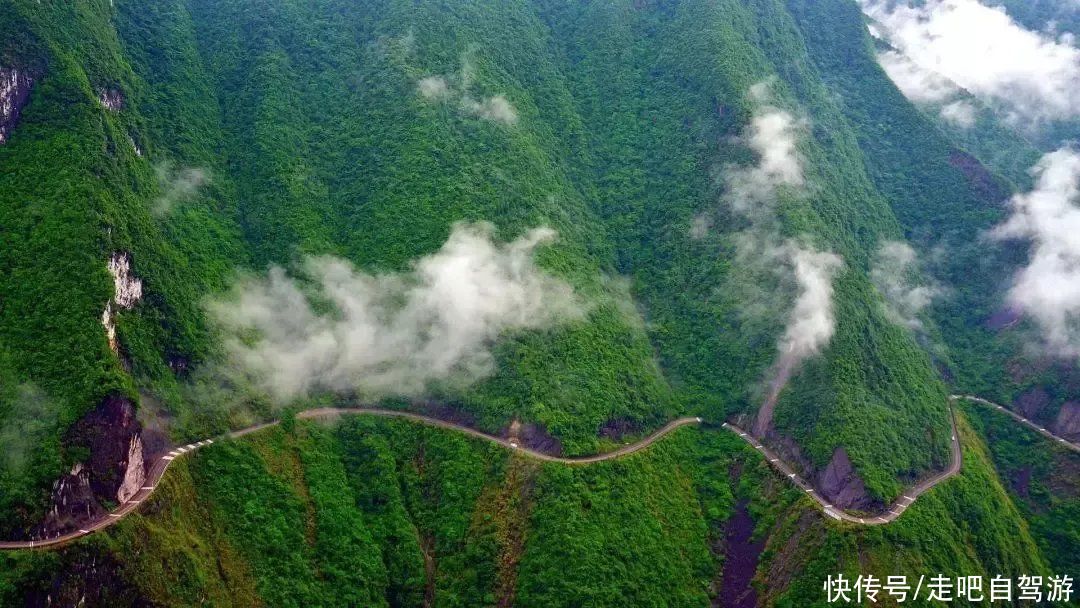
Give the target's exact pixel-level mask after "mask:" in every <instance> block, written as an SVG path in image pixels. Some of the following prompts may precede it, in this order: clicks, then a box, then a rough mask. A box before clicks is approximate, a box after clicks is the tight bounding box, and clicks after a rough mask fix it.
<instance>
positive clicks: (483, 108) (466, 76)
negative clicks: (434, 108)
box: [416, 60, 518, 127]
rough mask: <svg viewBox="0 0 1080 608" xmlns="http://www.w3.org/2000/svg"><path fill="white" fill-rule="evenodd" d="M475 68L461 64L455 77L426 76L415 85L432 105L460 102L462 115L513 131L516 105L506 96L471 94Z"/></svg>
mask: <svg viewBox="0 0 1080 608" xmlns="http://www.w3.org/2000/svg"><path fill="white" fill-rule="evenodd" d="M474 71H475V70H474V68H473V67H472V64H471V63H470V62H469V61H467V60H466V61H464V62H462V66H461V72H460V73H458V74H457V75H456V76H449V77H448V76H441V75H434V76H425V77H424V78H421V79H420V80H419V81H417V83H416V90H417V91H418V92H419V93H420V96H421V97H423V98H424V99H426V100H428V101H430V102H433V103H435V102H453V101H455V100H456V101H457V102H458V105H459V106H460V108H461V111H462V112H464V113H465V114H468V115H470V116H476V117H478V118H482V119H484V120H488V121H491V122H495V123H499V124H502V125H505V126H508V127H512V126H514V125H516V124H517V122H518V113H517V110H516V109H515V108H514V105H513V104H512V103H510V100H508V99H507V98H506V97H505V96H504V95H494V96H492V97H481V98H479V99H478V98H476V97H474V96H473V94H472V92H471V90H470V89H471V88H472V82H473V80H474V78H475V77H474Z"/></svg>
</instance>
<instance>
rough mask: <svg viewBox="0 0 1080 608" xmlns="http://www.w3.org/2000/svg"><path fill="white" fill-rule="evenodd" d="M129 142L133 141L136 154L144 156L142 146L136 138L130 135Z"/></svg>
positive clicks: (132, 144) (132, 146) (132, 145)
mask: <svg viewBox="0 0 1080 608" xmlns="http://www.w3.org/2000/svg"><path fill="white" fill-rule="evenodd" d="M128 142H130V143H131V149H132V150H135V156H138V157H139V158H142V155H143V151H142V148H140V147H139V144H137V143H135V138H134V137H132V136H130V135H128Z"/></svg>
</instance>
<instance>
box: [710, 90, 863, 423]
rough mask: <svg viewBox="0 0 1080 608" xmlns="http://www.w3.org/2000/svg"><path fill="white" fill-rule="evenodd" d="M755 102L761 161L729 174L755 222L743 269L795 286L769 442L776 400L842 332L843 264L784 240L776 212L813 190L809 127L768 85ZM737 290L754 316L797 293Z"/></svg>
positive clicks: (774, 381) (772, 397)
mask: <svg viewBox="0 0 1080 608" xmlns="http://www.w3.org/2000/svg"><path fill="white" fill-rule="evenodd" d="M749 97H750V99H751V100H752V101H754V102H755V104H756V107H755V110H754V115H753V117H752V119H751V121H750V124H749V125H748V126H747V128H746V130H745V132H744V133H743V136H742V141H743V142H744V143H745V144H746V146H747V147H749V148H750V149H751V150H752V151H753V152H754V153H755V154H756V156H757V162H756V163H754V164H752V165H748V166H728V167H726V168H725V169H724V171H723V176H724V182H725V185H726V191H725V194H724V201H725V202H726V203H727V204H728V206H730V208H731V209H732V210H733V211H734V212H736V213H737V214H739V215H740V216H742V217H743V218H745V219H746V220H748V221H749V226H748V227H747V228H746V229H745V230H743V231H742V232H740V233H738V234H735V235H734V237H733V238H734V241H735V246H736V254H737V258H736V262H737V263H738V265H739V269H738V272H739V273H740V274H742V275H743V276H748V277H754V276H755V275H756V276H758V277H762V276H767V275H768V274H772V275H774V276H778V277H779V278H780V280H781V283H784V284H791V283H793V284H794V289H793V292H794V293H793V297H794V301H793V303H792V306H791V309H790V310H789V311H788V315H787V322H786V326H785V328H784V333H783V335H782V336H781V337H780V339H779V340H778V342H777V351H778V355H779V356H778V359H777V362H776V364H775V365H774V366H773V368H772V369H771V370H770V371H769V378H768V388H767V393H766V395H765V399H764V401H763V402H762V405H761V407H760V408H759V409H758V415H757V419H756V421H755V423H754V434H755V435H757V436H759V437H762V436H764V435H765V433H766V432H767V431H768V429H769V428H770V426H771V424H772V414H773V410H774V408H775V406H776V400H777V398H778V396H779V394H780V392H781V391H782V390H783V388H784V386H785V385H786V384H787V381H788V379H789V378H790V377H791V375H792V374H793V373H794V372H795V370H796V369H798V367H799V366H800V364H801V363H802V362H803V361H805V360H806V359H807V358H808V357H811V356H813V355H815V354H817V353H819V352H820V351H821V349H822V348H824V347H825V345H827V344H828V343H829V341H830V340H831V339H832V336H833V333H834V331H835V328H836V319H835V315H834V308H833V297H832V296H833V285H832V282H833V278H834V276H835V275H836V273H837V272H839V271H840V269H841V268H842V267H843V260H842V259H841V258H840V256H838V255H836V254H834V253H831V252H827V251H824V252H823V251H818V250H817V249H815V248H813V247H809V246H804V245H802V244H800V243H799V240H795V239H787V240H783V239H782V238H781V236H780V222H779V219H778V218H777V213H776V212H777V202H778V199H779V197H780V195H781V194H783V193H788V194H790V195H792V196H796V197H802V196H805V194H806V190H807V188H806V185H807V184H806V175H805V173H804V171H803V159H802V155H801V154H800V153H799V149H798V145H799V139H800V138H801V137H802V136H803V135H804V133H805V132H806V123H805V121H803V120H801V119H798V118H796V117H795V116H794V115H793V114H792V113H790V112H788V111H786V110H783V109H781V108H778V107H776V106H774V105H772V104H771V103H770V99H771V92H770V83H769V82H768V81H766V82H761V83H758V84H756V85H754V86H753V87H751V88H750V91H749ZM709 228H710V221H709V218H708V217H706V216H699V217H697V218H695V219H694V222H693V225H692V226H691V236H692V237H694V238H700V237H701V236H703V235H704V234H705V233H706V231H707V230H708V229H709ZM761 283H765V284H767V283H769V281H767V280H766V281H762V282H761ZM733 286H734V288H735V289H738V290H741V291H743V292H744V293H743V294H742V295H743V296H744V297H743V298H742V299H743V300H744V302H743V314H744V315H746V316H747V318H750V319H753V318H755V317H757V316H758V315H761V314H765V315H768V316H771V315H773V314H775V312H776V301H777V298H781V299H782V298H784V297H789V296H792V294H791V293H782V292H781V291H779V290H777V291H775V292H773V293H767V292H768V291H769V290H770V288H769V287H762V286H761V285H759V284H757V282H754V281H749V282H744V281H735V282H733ZM747 296H748V297H747Z"/></svg>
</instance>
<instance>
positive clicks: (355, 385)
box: [209, 224, 583, 400]
mask: <svg viewBox="0 0 1080 608" xmlns="http://www.w3.org/2000/svg"><path fill="white" fill-rule="evenodd" d="M492 232H493V227H492V226H491V225H489V224H475V225H470V224H458V225H456V226H455V227H454V229H453V232H452V233H451V235H450V238H449V239H448V240H447V242H446V243H445V244H444V245H443V246H442V248H441V249H440V250H439V251H437V252H435V253H433V254H431V255H428V256H426V257H424V258H421V259H420V260H418V261H417V262H416V263H415V264H414V265H413V268H412V269H411V271H409V272H405V273H392V274H380V275H372V274H367V273H365V272H362V271H360V270H357V269H355V268H354V267H353V266H352V265H350V264H349V263H348V262H346V261H344V260H341V259H337V258H331V257H318V258H309V259H308V260H307V262H306V265H305V268H304V274H305V275H306V278H307V279H309V281H310V282H309V283H301V282H299V281H297V280H296V279H293V278H290V277H289V276H288V275H287V274H286V272H285V271H284V270H283V269H281V268H278V267H274V268H271V270H270V273H269V276H268V277H267V278H265V279H249V280H246V281H244V282H242V283H241V284H240V285H239V286H238V287H237V288H236V289H235V291H234V293H233V294H232V296H231V297H230V298H227V299H224V300H219V301H216V302H213V303H211V305H210V307H209V308H210V311H211V313H212V314H213V316H214V318H216V319H217V320H218V321H219V323H220V325H221V327H222V328H223V329H224V331H225V332H226V335H227V339H226V347H227V349H228V351H229V353H230V355H231V360H232V361H235V362H236V363H237V364H238V366H239V372H240V373H241V374H242V375H243V376H244V377H245V378H246V379H247V380H249V381H252V382H254V383H255V384H256V385H257V386H260V387H261V388H263V389H265V390H267V391H269V392H270V393H271V394H272V395H274V396H275V397H276V398H278V399H279V400H289V399H292V398H294V397H298V396H301V395H309V394H313V393H316V392H319V391H357V392H359V393H360V394H362V395H364V396H366V397H380V396H386V395H403V396H419V395H422V394H424V393H425V392H426V391H428V389H430V388H431V387H433V386H437V385H449V386H455V387H460V386H465V385H467V384H469V383H472V382H474V381H476V380H478V379H480V378H483V377H484V376H486V375H488V374H490V373H491V372H492V371H493V368H494V360H493V356H492V354H491V346H492V343H493V342H494V341H495V340H496V339H497V338H498V337H499V335H501V334H502V333H503V332H505V331H508V330H514V329H539V328H546V327H550V326H553V325H555V324H558V323H561V322H564V321H568V320H572V319H576V318H580V317H582V315H583V310H582V307H581V306H580V304H579V302H578V299H577V297H576V296H575V294H574V292H573V290H572V289H571V287H570V286H569V285H568V284H567V283H565V282H564V281H562V280H560V279H558V278H555V277H553V276H551V275H549V274H547V273H546V272H544V271H543V270H541V269H540V268H539V267H537V266H536V264H535V263H534V260H533V254H534V252H535V250H536V248H537V247H538V246H540V245H541V244H542V243H546V242H548V241H551V240H552V239H553V238H554V237H555V233H554V232H553V231H551V230H549V229H545V228H540V229H535V230H532V231H530V232H528V233H527V234H525V235H524V236H522V237H521V238H519V239H517V240H515V241H513V242H511V243H507V244H496V243H494V242H492ZM304 285H310V286H311V288H312V289H313V290H314V292H315V295H316V296H317V298H316V299H317V301H319V302H321V303H324V304H329V305H330V306H329V310H326V307H325V306H323V307H318V308H317V307H315V306H313V305H312V302H311V299H310V298H309V297H308V296H307V295H306V294H305V291H304ZM252 334H254V338H253V337H252Z"/></svg>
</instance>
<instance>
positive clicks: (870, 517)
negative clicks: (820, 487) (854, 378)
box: [724, 406, 963, 526]
mask: <svg viewBox="0 0 1080 608" xmlns="http://www.w3.org/2000/svg"><path fill="white" fill-rule="evenodd" d="M949 419H950V422H951V426H952V461H951V462H950V463H949V467H948V468H947V469H946V470H945V471H944V472H942V473H939V474H938V475H934V476H933V477H930V478H929V479H926V480H924V481H922V482H919V483H917V484H915V485H914V486H912V487H911V488H910V489H908V490H907V491H906V492H904V493H903V494H901V495H900V497H899V498H897V499H896V502H894V503H893V504H891V505H889V506H888V507H887V508H886V510H885V511H882V512H881V513H875V514H861V513H857V514H851V513H848V512H846V511H844V510H842V509H840V508H839V507H837V506H835V505H833V504H831V503H830V502H829V500H828V499H826V498H825V497H824V496H822V495H820V494H818V492H817V491H816V490H815V489H814V486H813V485H811V484H810V483H808V482H807V481H806V480H805V479H803V478H802V477H801V476H800V475H799V474H798V473H796V472H795V470H794V469H792V468H791V467H790V466H788V464H787V463H785V462H784V461H783V460H780V457H779V456H777V455H776V454H775V453H774V452H773V451H772V450H770V449H769V448H767V447H765V446H764V445H763V444H762V443H761V442H759V441H758V440H757V439H755V438H754V436H753V435H751V434H749V433H747V432H746V431H744V430H743V429H741V428H739V427H737V426H735V425H733V424H727V423H725V424H724V428H726V429H728V430H730V431H732V432H734V433H736V434H738V435H739V437H742V438H743V439H744V440H745V441H746V442H747V443H749V444H750V445H751V446H752V447H753V448H754V449H755V450H757V451H759V452H761V454H762V455H763V456H765V460H767V461H768V462H769V464H770V465H772V467H773V468H774V469H776V470H777V471H779V472H780V474H781V475H783V476H784V477H787V478H788V480H789V481H790V482H791V483H793V484H795V485H796V486H798V487H799V489H801V490H802V491H803V492H806V493H807V494H808V495H809V496H810V498H812V499H813V500H814V501H815V502H817V503H818V505H820V506H821V508H822V510H823V511H824V512H825V514H826V515H828V516H829V517H831V518H833V519H837V520H842V521H849V522H851V523H856V524H861V525H864V526H880V525H884V524H887V523H889V522H891V521H893V520H895V519H896V518H897V517H900V515H901V514H902V513H903V512H904V511H905V510H907V508H908V507H910V506H911V505H912V504H913V503H914V502H915V499H917V498H918V497H919V496H921V495H923V494H924V493H926V492H927V491H928V490H930V488H933V487H934V486H936V485H937V484H939V483H941V482H943V481H945V480H946V479H949V478H950V477H952V476H954V475H956V474H957V473H959V472H960V465H961V464H962V462H963V456H962V454H961V451H960V438H959V437H958V436H957V434H956V414H955V413H954V412H953V411H952V407H951V406H950V408H949Z"/></svg>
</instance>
